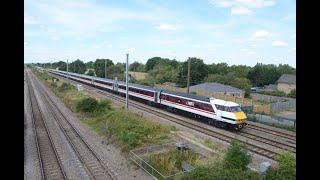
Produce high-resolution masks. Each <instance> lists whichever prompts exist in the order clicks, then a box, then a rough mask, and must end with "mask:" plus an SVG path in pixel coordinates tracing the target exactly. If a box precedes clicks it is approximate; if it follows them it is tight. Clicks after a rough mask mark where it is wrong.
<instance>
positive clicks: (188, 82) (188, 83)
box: [187, 57, 191, 94]
mask: <svg viewBox="0 0 320 180" xmlns="http://www.w3.org/2000/svg"><path fill="white" fill-rule="evenodd" d="M190 61H191V59H190V57H189V58H188V81H187V93H188V94H189V86H190Z"/></svg>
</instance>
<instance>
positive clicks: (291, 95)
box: [288, 89, 296, 98]
mask: <svg viewBox="0 0 320 180" xmlns="http://www.w3.org/2000/svg"><path fill="white" fill-rule="evenodd" d="M288 97H291V98H296V89H292V90H291V91H290V93H289V94H288Z"/></svg>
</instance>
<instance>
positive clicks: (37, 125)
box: [28, 79, 68, 180]
mask: <svg viewBox="0 0 320 180" xmlns="http://www.w3.org/2000/svg"><path fill="white" fill-rule="evenodd" d="M28 82H29V83H28V91H29V98H30V103H31V107H32V108H31V110H32V113H31V115H32V121H33V122H32V123H33V129H34V132H35V141H36V147H37V152H38V160H39V164H40V171H41V177H42V179H57V180H61V179H68V178H67V177H66V174H65V172H64V169H63V167H62V165H61V160H60V159H59V156H58V154H57V150H56V148H55V146H54V143H53V140H52V137H51V135H50V132H49V130H48V127H47V124H46V122H45V121H44V116H43V113H42V112H41V110H40V108H39V105H38V102H37V99H36V96H35V94H34V90H33V88H32V87H31V84H30V79H29V80H28Z"/></svg>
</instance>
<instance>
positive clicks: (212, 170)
mask: <svg viewBox="0 0 320 180" xmlns="http://www.w3.org/2000/svg"><path fill="white" fill-rule="evenodd" d="M181 179H182V180H193V179H197V180H230V179H237V180H262V179H263V178H262V176H261V175H259V174H258V173H255V172H252V171H249V170H248V171H243V170H241V169H228V168H225V167H224V166H223V164H212V165H210V166H199V167H197V168H196V169H195V170H193V171H191V172H190V173H187V174H185V175H184V176H183V177H182V178H181Z"/></svg>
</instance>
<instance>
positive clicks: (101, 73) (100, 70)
mask: <svg viewBox="0 0 320 180" xmlns="http://www.w3.org/2000/svg"><path fill="white" fill-rule="evenodd" d="M105 63H106V67H107V76H108V73H109V72H108V68H109V67H110V66H113V65H114V64H113V62H112V60H110V59H96V61H95V62H94V64H93V67H94V70H95V72H96V75H97V76H98V77H102V78H104V77H105V67H104V66H105ZM109 70H110V69H109Z"/></svg>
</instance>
